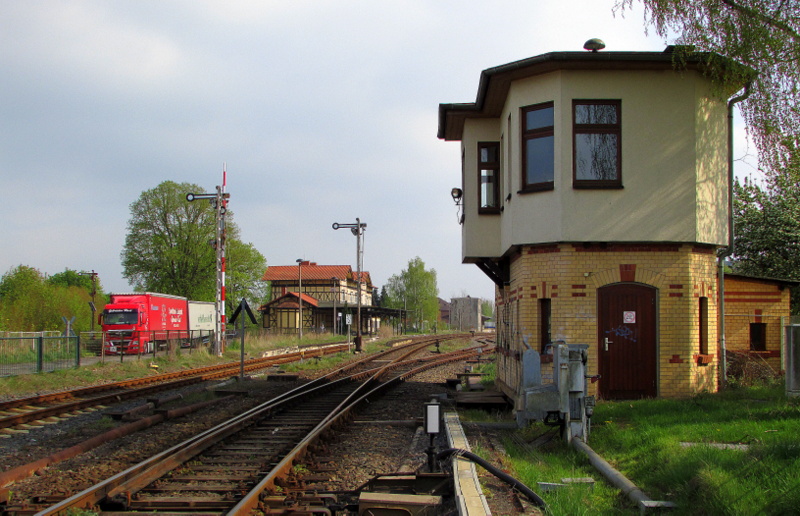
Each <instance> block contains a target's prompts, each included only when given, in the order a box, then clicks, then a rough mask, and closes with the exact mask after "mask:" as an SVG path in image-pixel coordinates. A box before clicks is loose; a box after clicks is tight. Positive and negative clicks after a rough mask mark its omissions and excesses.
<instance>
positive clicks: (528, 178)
mask: <svg viewBox="0 0 800 516" xmlns="http://www.w3.org/2000/svg"><path fill="white" fill-rule="evenodd" d="M554 116H555V114H554V108H553V103H552V102H547V103H544V104H537V105H535V106H528V107H524V108H522V190H521V191H522V192H536V191H540V190H552V189H553V175H554V170H555V136H554V135H555V133H554Z"/></svg>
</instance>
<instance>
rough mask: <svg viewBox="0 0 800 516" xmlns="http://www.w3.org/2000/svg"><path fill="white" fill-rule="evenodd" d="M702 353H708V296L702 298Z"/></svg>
mask: <svg viewBox="0 0 800 516" xmlns="http://www.w3.org/2000/svg"><path fill="white" fill-rule="evenodd" d="M698 326H699V327H700V350H699V351H700V354H701V355H708V298H707V297H701V298H700V320H699V321H698Z"/></svg>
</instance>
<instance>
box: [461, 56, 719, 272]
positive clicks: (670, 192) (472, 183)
mask: <svg viewBox="0 0 800 516" xmlns="http://www.w3.org/2000/svg"><path fill="white" fill-rule="evenodd" d="M573 99H620V100H621V101H622V104H621V116H622V134H621V142H622V183H623V187H624V188H622V189H619V190H608V189H598V190H576V189H574V188H573V187H572V100H573ZM550 101H552V102H554V108H555V109H554V111H555V128H554V129H555V178H554V190H552V191H544V192H534V193H524V194H520V193H518V191H519V189H520V181H521V178H520V169H521V162H520V160H521V154H520V108H521V107H524V106H528V105H532V104H538V103H542V102H550ZM509 115H510V117H511V119H510V122H509ZM726 116H727V111H726V102H725V100H724V99H716V98H713V96H712V95H711V85H710V83H709V81H708V80H706V79H705V78H704V77H702V76H701V75H700V74H698V73H697V72H693V71H686V72H681V73H679V72H675V71H672V70H622V71H613V70H610V71H585V70H566V71H565V70H562V71H557V72H551V73H548V74H544V75H539V76H535V77H530V78H526V79H523V80H518V81H515V82H513V83H512V85H511V87H510V90H509V92H508V97H507V101H506V105H505V108H504V109H503V112H502V114H501V116H500V117H499V118H491V119H477V118H473V119H468V120H467V121H466V124H465V128H464V133H463V139H462V142H463V146H464V147H463V148H464V150H465V157H466V161H465V163H466V177H465V181H464V194H465V201H466V202H465V209H466V213H465V215H466V217H465V224H464V228H463V236H464V238H463V240H462V241H463V248H462V251H463V256H464V258H465V260H468V259H469V258H470V257H481V256H483V257H486V256H501V255H502V254H503V253H504V252H505V251H506V250H508V249H509V248H510V247H512V246H514V245H519V244H532V243H533V244H535V243H550V242H625V241H630V242H697V243H705V244H717V245H724V244H725V243H726V242H727V164H726V155H727V153H726V149H727V125H726V124H727V119H726ZM501 137H502V141H503V144H504V145H503V148H501V154H502V159H501V166H502V169H501V174H500V175H501V178H502V181H501V183H502V184H501V205H502V206H503V212H502V214H501V215H478V212H477V196H478V190H477V189H478V180H477V174H478V169H477V155H476V152H477V145H476V144H477V142H479V141H501ZM509 144H510V145H511V148H510V149H508V148H506V146H508V145H509ZM509 151H510V152H509ZM509 158H510V160H509ZM509 165H510V168H509ZM509 179H510V181H511V184H508V182H509ZM509 193H510V194H511V198H510V200H508V199H507V196H508V194H509Z"/></svg>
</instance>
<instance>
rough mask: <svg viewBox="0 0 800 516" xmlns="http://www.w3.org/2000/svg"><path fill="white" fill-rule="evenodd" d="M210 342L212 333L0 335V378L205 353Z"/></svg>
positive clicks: (29, 333)
mask: <svg viewBox="0 0 800 516" xmlns="http://www.w3.org/2000/svg"><path fill="white" fill-rule="evenodd" d="M213 342H214V335H213V332H209V331H207V330H203V331H191V332H188V331H182V332H175V333H174V334H169V332H163V331H162V332H148V333H145V332H128V333H127V334H126V335H120V334H114V335H108V334H105V333H103V332H81V334H80V335H73V336H70V337H66V336H64V335H62V334H60V333H59V332H2V333H0V376H14V375H20V374H34V373H48V372H53V371H57V370H61V369H70V368H74V367H80V366H81V365H87V364H92V363H95V362H105V361H110V360H117V361H119V362H124V361H125V360H141V359H143V358H156V357H158V356H164V355H168V354H175V353H179V352H180V353H192V352H194V351H196V350H201V349H202V350H206V351H209V350H210V348H211V346H212V345H213ZM104 343H105V344H104Z"/></svg>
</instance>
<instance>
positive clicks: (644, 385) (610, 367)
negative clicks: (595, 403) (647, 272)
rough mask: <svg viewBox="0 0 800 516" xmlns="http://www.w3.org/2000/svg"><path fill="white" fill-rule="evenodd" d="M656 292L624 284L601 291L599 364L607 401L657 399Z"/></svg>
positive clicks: (601, 391)
mask: <svg viewBox="0 0 800 516" xmlns="http://www.w3.org/2000/svg"><path fill="white" fill-rule="evenodd" d="M656 292H657V291H656V289H655V288H652V287H648V286H646V285H637V284H629V283H621V284H618V285H610V286H607V287H602V288H600V289H598V295H597V300H598V301H597V302H598V307H597V312H598V323H597V324H598V331H597V333H598V335H597V336H598V339H597V340H598V343H597V344H598V351H597V354H598V365H599V370H600V375H601V377H600V386H599V390H600V396H601V397H603V398H604V399H612V400H613V399H638V398H649V397H655V396H656V395H657V394H658V392H657V389H656V358H657V351H656V334H657V333H656V324H657V321H656Z"/></svg>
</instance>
